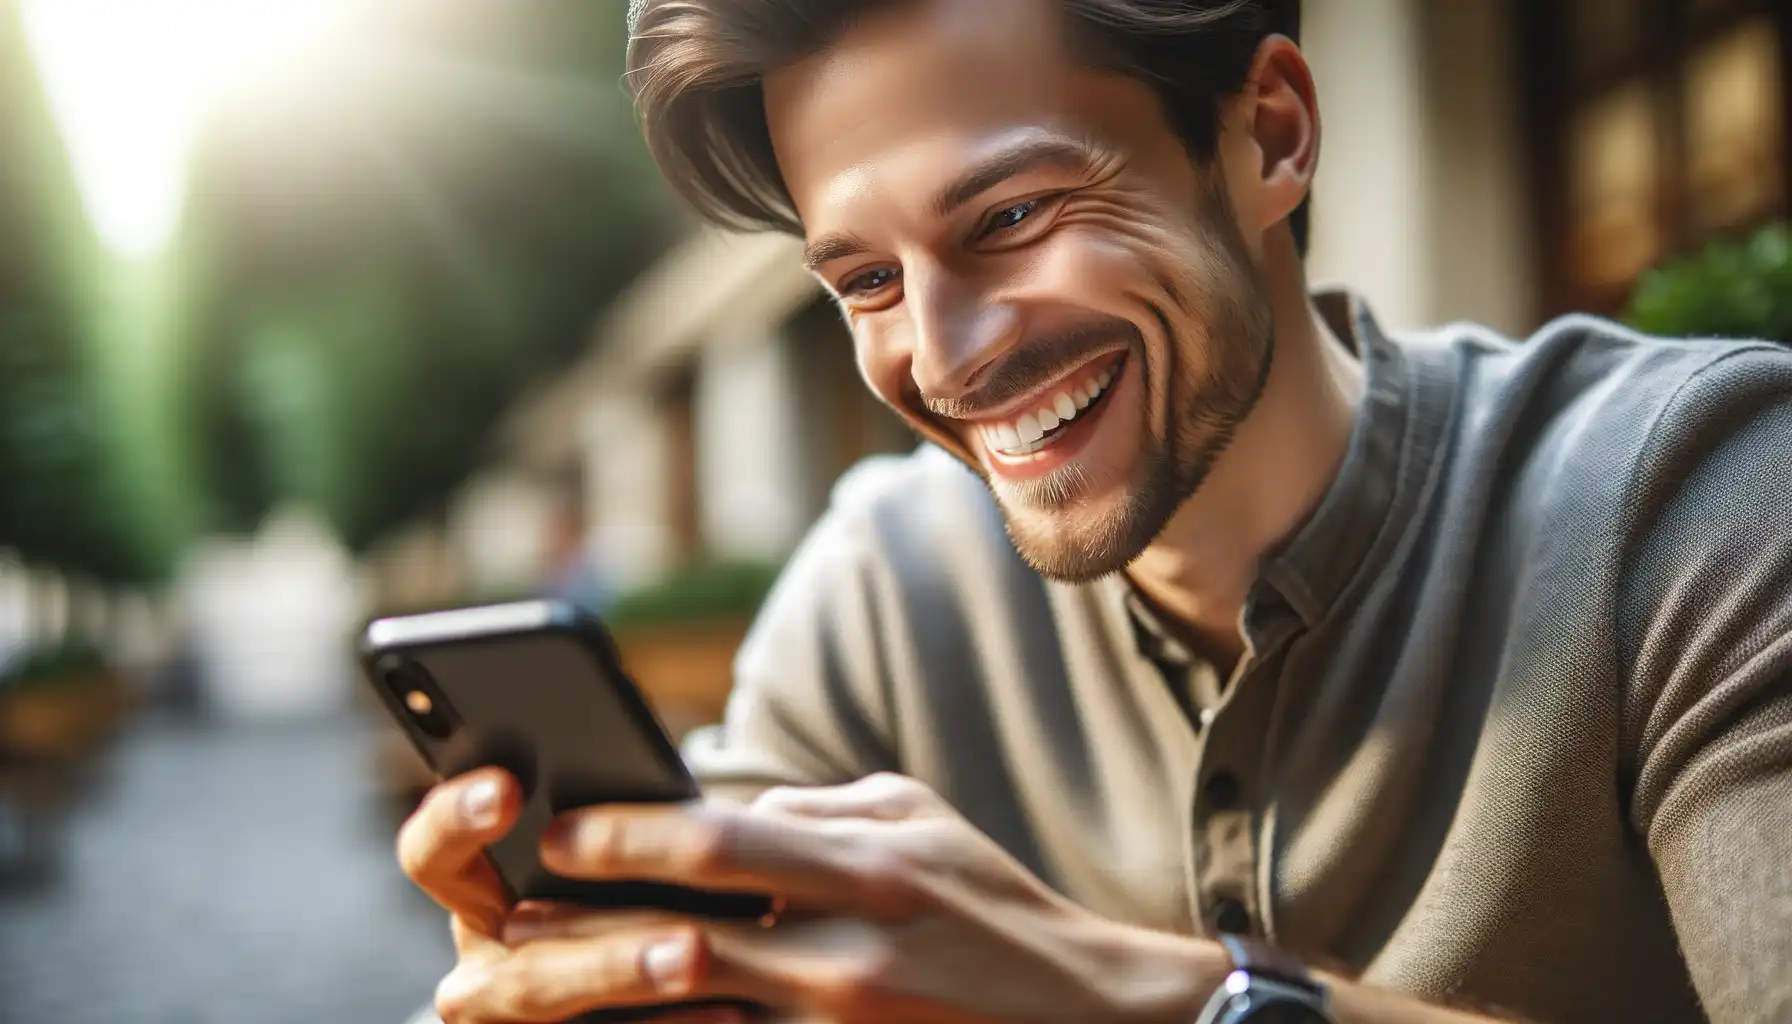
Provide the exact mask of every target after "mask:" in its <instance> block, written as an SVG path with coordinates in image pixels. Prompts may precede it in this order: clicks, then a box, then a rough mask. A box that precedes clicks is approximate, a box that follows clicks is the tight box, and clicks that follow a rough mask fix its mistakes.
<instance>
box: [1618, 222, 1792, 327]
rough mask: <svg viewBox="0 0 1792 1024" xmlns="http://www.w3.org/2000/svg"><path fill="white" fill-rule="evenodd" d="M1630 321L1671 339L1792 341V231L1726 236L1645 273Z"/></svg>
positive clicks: (1780, 228) (1777, 227)
mask: <svg viewBox="0 0 1792 1024" xmlns="http://www.w3.org/2000/svg"><path fill="white" fill-rule="evenodd" d="M1625 320H1626V321H1628V322H1629V323H1630V324H1631V326H1633V327H1635V328H1637V329H1638V330H1640V331H1644V332H1647V333H1649V334H1658V335H1664V336H1669V337H1721V338H1754V339H1761V340H1765V341H1777V342H1780V343H1781V344H1792V227H1789V226H1788V225H1786V224H1772V225H1769V226H1767V227H1764V228H1761V229H1759V230H1758V231H1756V232H1755V233H1754V234H1752V235H1750V236H1748V237H1746V238H1739V239H1724V240H1720V241H1717V242H1713V243H1712V244H1710V245H1708V246H1706V247H1705V248H1704V249H1702V250H1700V251H1698V252H1696V253H1693V254H1691V255H1688V256H1683V257H1681V258H1679V259H1676V260H1673V261H1670V262H1669V263H1667V264H1665V265H1663V266H1662V267H1660V268H1658V269H1656V270H1652V271H1649V272H1648V273H1646V274H1644V275H1643V277H1642V280H1640V281H1639V282H1638V283H1637V289H1636V292H1635V294H1634V295H1633V296H1632V297H1631V301H1630V308H1629V310H1628V312H1627V313H1626V314H1625Z"/></svg>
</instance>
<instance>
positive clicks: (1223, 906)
mask: <svg viewBox="0 0 1792 1024" xmlns="http://www.w3.org/2000/svg"><path fill="white" fill-rule="evenodd" d="M1213 927H1214V928H1215V929H1216V930H1218V931H1222V932H1226V933H1227V934H1231V935H1244V934H1246V933H1248V932H1249V931H1250V930H1251V912H1250V911H1248V910H1246V909H1244V904H1243V903H1240V902H1238V901H1237V900H1235V899H1233V898H1232V897H1230V896H1227V897H1225V898H1224V899H1221V900H1220V901H1219V902H1218V903H1215V904H1214V905H1213Z"/></svg>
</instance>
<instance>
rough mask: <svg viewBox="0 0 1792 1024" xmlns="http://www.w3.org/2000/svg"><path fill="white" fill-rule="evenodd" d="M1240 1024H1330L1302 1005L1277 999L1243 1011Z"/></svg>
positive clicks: (1310, 1008)
mask: <svg viewBox="0 0 1792 1024" xmlns="http://www.w3.org/2000/svg"><path fill="white" fill-rule="evenodd" d="M1238 1019H1239V1021H1240V1024H1330V1022H1329V1021H1328V1020H1326V1018H1325V1015H1324V1014H1322V1013H1320V1012H1319V1011H1318V1010H1315V1009H1313V1008H1312V1007H1311V1006H1307V1005H1306V1004H1304V1003H1295V1002H1289V1001H1287V1000H1282V999H1278V1000H1275V1001H1274V1002H1271V1003H1267V1004H1260V1005H1258V1006H1255V1007H1253V1008H1251V1009H1249V1010H1247V1011H1245V1012H1244V1013H1243V1014H1242V1015H1241V1016H1240V1017H1239V1018H1238Z"/></svg>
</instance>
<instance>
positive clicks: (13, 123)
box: [0, 2, 176, 584]
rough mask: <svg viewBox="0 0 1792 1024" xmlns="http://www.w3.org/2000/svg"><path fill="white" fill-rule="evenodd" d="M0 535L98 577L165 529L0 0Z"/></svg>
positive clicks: (20, 548) (115, 573)
mask: <svg viewBox="0 0 1792 1024" xmlns="http://www.w3.org/2000/svg"><path fill="white" fill-rule="evenodd" d="M0 239H4V240H5V244H4V245H0V548H8V549H11V550H13V551H15V552H17V553H18V554H20V555H21V556H23V557H24V558H25V559H26V560H28V561H31V562H36V563H40V564H47V565H54V566H56V567H58V568H62V569H65V570H70V571H73V572H77V573H80V574H83V575H86V576H90V577H93V578H96V579H99V580H102V581H105V582H110V583H118V584H138V583H148V582H154V581H156V580H159V579H161V578H163V577H165V576H166V574H167V573H168V572H169V570H170V569H171V568H172V563H173V558H174V554H175V546H176V545H175V544H174V543H173V538H172V536H171V535H170V534H169V533H168V532H167V531H165V530H161V529H159V528H158V525H157V524H156V523H154V522H153V512H154V510H153V508H152V506H151V503H149V502H145V501H142V500H139V499H140V498H141V495H139V494H137V493H136V492H135V491H134V489H133V487H132V484H131V478H130V475H129V473H128V472H127V471H126V465H127V461H128V456H127V454H126V452H125V450H124V448H123V446H122V445H121V443H120V434H121V433H122V432H121V431H120V430H118V429H117V428H118V423H117V417H116V412H117V410H116V409H115V408H114V407H113V406H112V405H111V404H110V402H109V401H108V397H107V394H106V389H105V388H104V386H103V381H102V376H101V373H100V369H99V359H98V354H97V353H96V351H95V349H96V347H97V345H98V339H97V338H96V336H95V330H94V328H95V325H96V324H97V323H98V319H97V318H96V316H95V308H94V303H95V300H96V297H97V296H98V295H99V293H100V292H101V291H102V286H101V282H100V280H99V278H100V277H101V275H102V274H103V273H104V269H105V268H104V262H103V260H102V259H101V257H100V255H99V252H98V249H97V245H96V243H95V241H94V239H93V236H92V234H91V232H90V231H89V230H88V228H87V226H86V223H85V220H84V218H83V216H82V213H81V209H80V204H79V199H78V197H77V196H76V194H75V191H74V187H73V184H72V178H71V176H70V174H69V170H68V165H67V161H66V158H65V155H64V154H63V152H62V150H61V147H60V146H59V145H58V143H57V138H56V134H55V130H54V127H53V125H52V123H51V121H50V118H49V115H48V111H47V109H46V107H45V104H44V100H43V96H42V94H41V92H40V91H39V90H38V88H37V86H36V82H35V80H34V78H33V76H32V74H31V66H30V62H29V60H28V59H27V56H26V52H25V47H24V41H23V33H22V31H21V30H20V27H19V23H18V20H17V17H16V12H15V11H14V10H13V8H12V7H11V6H10V5H9V4H5V3H3V2H0Z"/></svg>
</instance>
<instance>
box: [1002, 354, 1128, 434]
mask: <svg viewBox="0 0 1792 1024" xmlns="http://www.w3.org/2000/svg"><path fill="white" fill-rule="evenodd" d="M1124 365H1125V360H1124V359H1121V360H1118V361H1111V362H1107V365H1106V367H1105V368H1103V369H1101V370H1099V371H1087V372H1085V373H1084V374H1083V375H1082V376H1080V377H1073V378H1071V379H1070V380H1068V381H1066V382H1065V383H1064V384H1063V385H1062V386H1060V387H1059V388H1057V390H1056V391H1055V392H1053V393H1052V394H1051V395H1050V396H1049V397H1048V398H1046V399H1045V400H1044V401H1042V402H1041V403H1040V404H1039V406H1038V407H1037V408H1035V409H1034V410H1032V411H1031V412H1026V413H1022V414H1021V415H1020V416H1017V417H1015V418H1014V419H1012V420H1007V421H1004V422H1000V423H984V424H980V425H979V426H978V428H977V429H978V432H979V433H980V434H981V435H982V437H983V443H984V445H985V446H987V447H988V448H989V450H990V451H992V452H995V453H996V454H998V455H1005V456H1007V457H1009V458H1019V457H1022V456H1026V455H1031V454H1033V453H1034V452H1037V451H1040V450H1042V449H1044V448H1046V447H1048V446H1050V445H1051V444H1052V443H1053V442H1055V441H1057V440H1058V438H1059V437H1061V436H1062V435H1063V434H1064V432H1065V431H1066V430H1068V429H1069V427H1070V425H1071V423H1072V422H1073V421H1075V420H1076V418H1077V417H1079V416H1085V417H1086V416H1088V415H1090V414H1091V413H1092V412H1093V410H1094V408H1095V407H1096V406H1097V405H1099V404H1101V399H1102V397H1103V396H1105V395H1106V394H1107V393H1108V390H1109V389H1110V388H1111V387H1113V384H1114V379H1115V378H1116V377H1117V376H1118V375H1119V373H1120V370H1121V368H1122V367H1123V366H1124Z"/></svg>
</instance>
